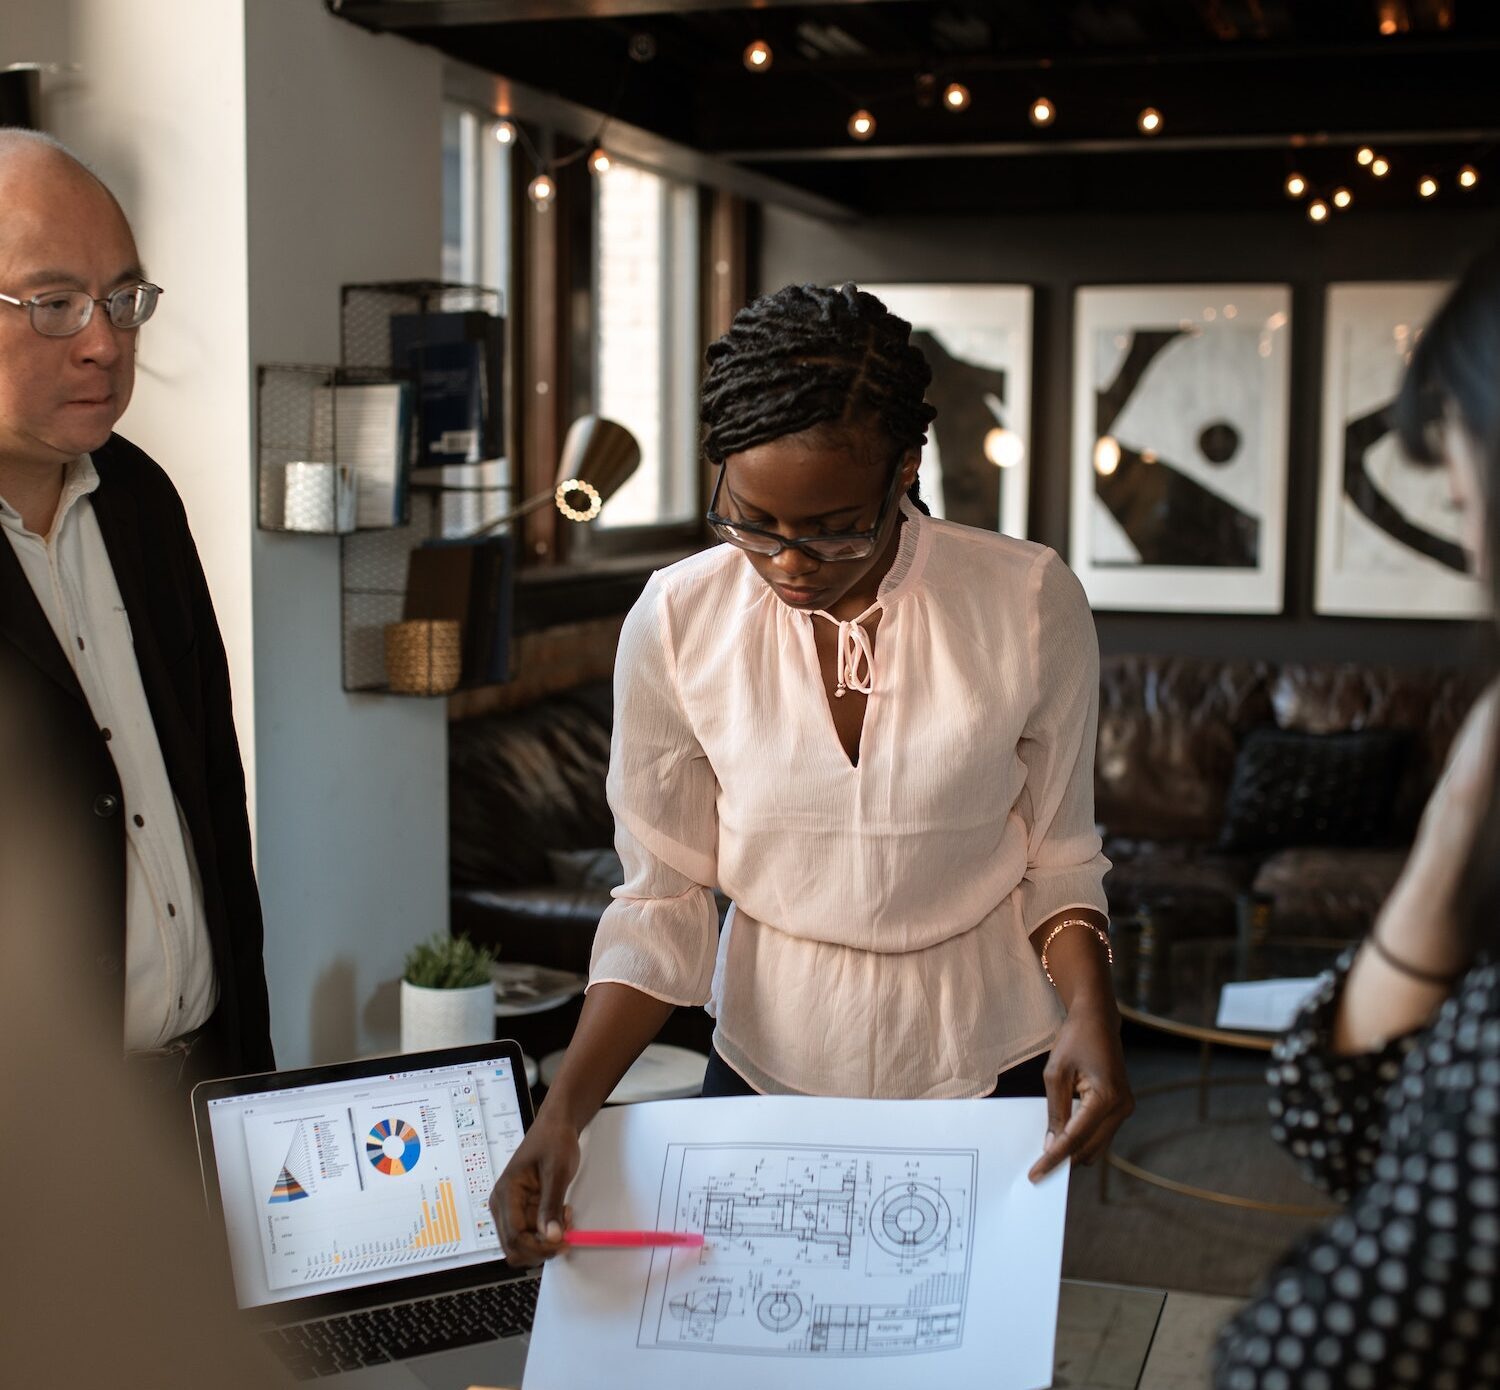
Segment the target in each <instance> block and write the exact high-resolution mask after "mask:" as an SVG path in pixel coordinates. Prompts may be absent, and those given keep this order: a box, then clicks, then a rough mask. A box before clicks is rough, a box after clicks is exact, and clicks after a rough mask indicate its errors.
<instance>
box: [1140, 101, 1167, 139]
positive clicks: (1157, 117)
mask: <svg viewBox="0 0 1500 1390" xmlns="http://www.w3.org/2000/svg"><path fill="white" fill-rule="evenodd" d="M1135 123H1136V125H1138V126H1139V127H1140V128H1141V134H1142V135H1160V134H1161V112H1160V111H1158V110H1157V109H1156V108H1155V107H1154V106H1148V107H1146V108H1145V110H1143V111H1142V112H1141V114H1140V115H1139V116H1137V117H1136V118H1135Z"/></svg>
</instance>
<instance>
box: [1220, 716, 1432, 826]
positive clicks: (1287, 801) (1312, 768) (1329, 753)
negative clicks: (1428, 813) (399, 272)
mask: <svg viewBox="0 0 1500 1390" xmlns="http://www.w3.org/2000/svg"><path fill="white" fill-rule="evenodd" d="M1406 742H1407V740H1406V737H1405V735H1404V733H1403V732H1402V731H1401V730H1398V729H1360V730H1357V731H1354V732H1351V733H1337V734H1309V733H1303V732H1302V731H1300V730H1297V729H1277V728H1274V727H1271V728H1263V729H1252V730H1251V731H1250V733H1249V734H1248V735H1247V736H1246V738H1245V741H1244V743H1243V744H1242V745H1241V746H1240V752H1239V757H1238V758H1236V759H1235V764H1234V780H1233V782H1232V783H1231V785H1230V788H1229V797H1228V800H1227V802H1226V803H1225V807H1224V828H1223V831H1222V832H1221V833H1220V836H1219V844H1220V846H1221V847H1223V848H1224V849H1243V850H1268V849H1282V848H1285V847H1287V846H1291V845H1380V844H1385V843H1387V842H1388V841H1389V838H1390V834H1391V804H1392V799H1393V797H1394V795H1395V791H1396V785H1397V782H1398V781H1399V779H1400V777H1401V772H1402V768H1403V766H1404V763H1405V753H1406Z"/></svg>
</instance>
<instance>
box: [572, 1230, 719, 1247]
mask: <svg viewBox="0 0 1500 1390" xmlns="http://www.w3.org/2000/svg"><path fill="white" fill-rule="evenodd" d="M563 1244H564V1245H589V1246H596V1247H601V1248H610V1249H620V1248H634V1247H639V1246H643V1245H669V1246H674V1247H678V1248H687V1249H696V1248H697V1247H698V1246H701V1245H702V1244H703V1237H702V1236H701V1235H700V1234H699V1233H698V1232H696V1231H569V1232H568V1233H567V1234H566V1235H565V1236H564V1237H563Z"/></svg>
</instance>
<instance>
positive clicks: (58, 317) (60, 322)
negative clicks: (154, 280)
mask: <svg viewBox="0 0 1500 1390" xmlns="http://www.w3.org/2000/svg"><path fill="white" fill-rule="evenodd" d="M161 293H162V288H161V286H160V285H151V284H146V283H145V282H142V283H140V284H136V285H121V286H120V288H119V289H117V290H114V291H112V292H111V293H109V294H107V295H105V296H104V298H103V299H95V298H94V297H93V296H92V295H91V294H89V293H88V292H87V291H86V290H54V291H53V292H52V293H51V294H41V295H37V296H36V297H35V298H34V299H17V298H15V296H13V295H9V294H0V303H5V304H14V305H15V306H16V308H17V309H25V310H27V311H28V312H29V313H30V314H31V326H32V327H33V328H34V329H36V331H37V332H38V333H40V334H41V335H42V336H43V337H44V338H71V337H72V336H73V335H74V334H75V333H82V332H83V330H84V329H85V328H87V327H88V322H89V320H90V319H91V318H93V316H94V305H96V304H102V305H104V309H105V312H106V313H107V314H108V315H109V321H110V322H111V323H112V324H114V326H115V327H116V328H139V327H140V326H141V325H142V324H143V323H145V322H146V320H147V319H149V318H150V317H151V315H152V314H154V313H155V312H156V301H157V299H158V298H159V297H160V296H161Z"/></svg>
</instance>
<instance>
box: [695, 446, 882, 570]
mask: <svg viewBox="0 0 1500 1390" xmlns="http://www.w3.org/2000/svg"><path fill="white" fill-rule="evenodd" d="M726 471H727V470H726V469H724V468H720V469H719V480H718V482H716V483H715V484H714V495H713V496H712V497H711V498H709V501H708V524H709V526H710V528H711V529H712V530H713V533H714V534H715V535H716V536H718V538H719V539H720V540H724V541H728V542H729V544H730V545H737V546H739V548H740V549H741V550H748V551H749V552H750V553H751V554H752V555H764V556H766V557H767V558H770V557H773V556H776V555H780V554H781V552H782V551H783V550H788V549H791V550H800V551H801V552H802V553H803V554H804V555H809V556H811V557H812V558H813V559H814V560H824V561H827V560H863V559H864V558H865V557H866V556H867V555H870V554H873V553H874V550H875V545H876V542H877V541H879V539H880V533H881V531H883V530H884V529H885V519H886V517H887V516H888V515H889V514H890V510H891V506H892V504H893V503H894V502H895V500H896V493H897V492H898V490H899V485H900V482H901V460H900V459H897V460H896V466H895V469H894V470H893V471H892V473H891V481H890V486H889V487H888V488H887V489H886V493H885V501H884V502H882V503H881V504H880V512H879V514H878V515H877V516H876V518H875V524H874V525H873V526H872V527H870V529H869V530H868V531H840V532H839V533H838V534H836V535H824V536H798V537H796V538H794V539H790V540H789V539H788V538H787V537H785V536H778V535H777V534H776V532H775V531H768V530H766V528H765V527H763V526H752V525H751V524H750V523H749V522H747V521H732V520H730V518H728V517H726V516H720V515H719V512H718V503H719V490H720V489H721V488H722V487H723V486H724V474H725V472H726Z"/></svg>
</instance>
